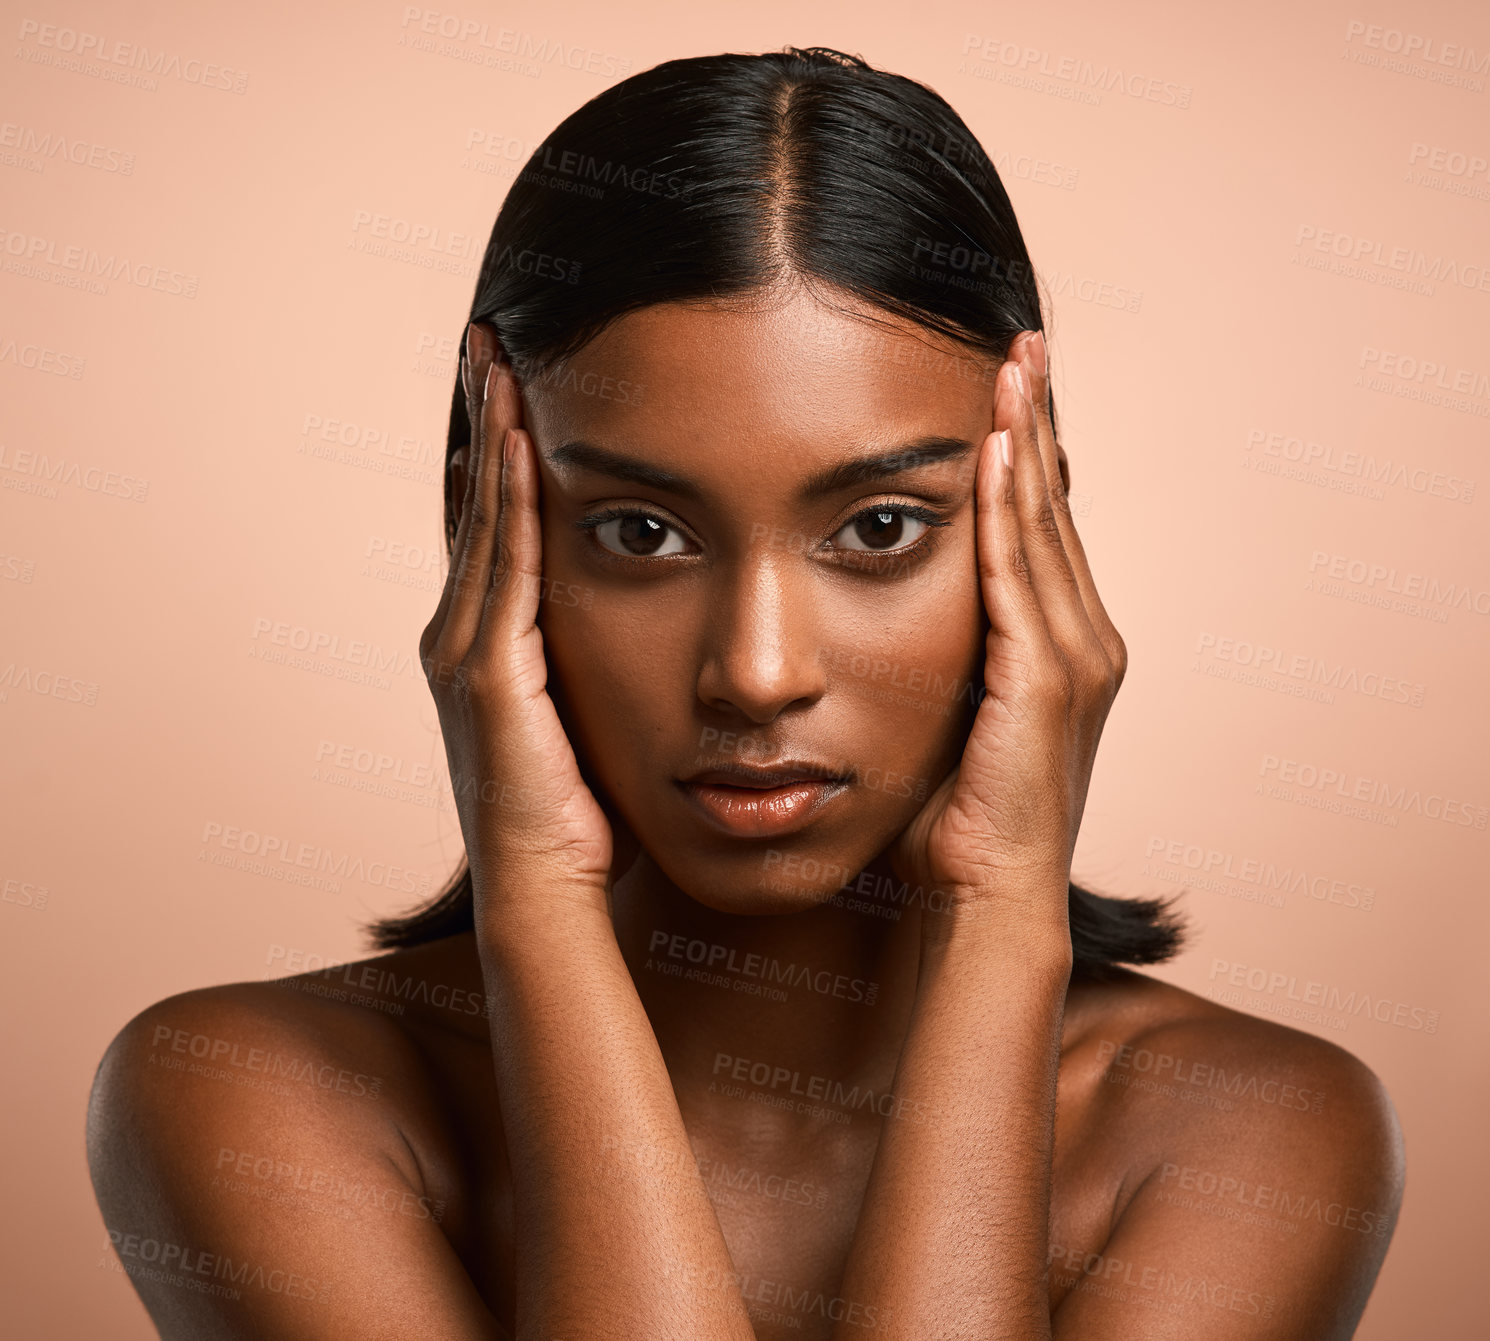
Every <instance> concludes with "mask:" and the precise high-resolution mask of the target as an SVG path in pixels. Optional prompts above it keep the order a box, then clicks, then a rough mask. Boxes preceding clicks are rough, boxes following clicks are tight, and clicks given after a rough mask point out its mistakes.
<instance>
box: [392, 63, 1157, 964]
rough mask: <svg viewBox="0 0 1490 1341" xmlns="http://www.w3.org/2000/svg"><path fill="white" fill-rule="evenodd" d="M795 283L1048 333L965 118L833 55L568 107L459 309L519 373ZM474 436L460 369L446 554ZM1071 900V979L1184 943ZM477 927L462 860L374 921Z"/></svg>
mask: <svg viewBox="0 0 1490 1341" xmlns="http://www.w3.org/2000/svg"><path fill="white" fill-rule="evenodd" d="M789 282H795V283H801V284H804V285H806V286H807V287H808V289H809V291H811V292H812V293H813V295H814V296H815V297H818V298H819V299H820V300H821V301H823V302H826V303H828V304H829V305H830V306H837V307H839V308H840V310H842V305H841V297H842V294H844V293H847V294H851V295H853V297H855V298H857V299H859V300H860V301H861V302H863V303H865V304H867V305H869V306H870V307H871V308H873V309H877V310H878V311H881V312H884V313H885V314H887V316H888V317H891V318H897V319H900V320H908V321H911V322H913V323H915V324H916V325H917V326H919V327H920V328H922V329H923V330H925V331H927V332H928V333H929V334H931V335H933V336H938V337H942V338H943V339H944V340H945V339H950V340H952V341H955V342H957V343H958V344H959V345H961V346H964V347H966V348H967V349H968V350H969V351H970V352H971V353H972V354H974V355H975V356H977V357H979V358H986V359H991V360H996V361H1002V359H1003V358H1004V356H1005V355H1006V353H1007V351H1008V349H1009V346H1010V344H1011V342H1012V341H1013V340H1014V338H1015V337H1016V336H1017V335H1018V334H1019V333H1020V332H1021V331H1026V330H1040V331H1043V330H1044V329H1045V323H1044V320H1043V318H1042V313H1041V303H1040V293H1039V288H1038V285H1037V282H1036V276H1035V273H1034V269H1033V267H1032V266H1031V264H1030V259H1029V253H1028V251H1027V250H1026V248H1025V243H1024V238H1023V236H1022V234H1021V232H1020V229H1019V224H1018V222H1017V220H1016V219H1015V216H1014V208H1013V206H1012V205H1011V204H1010V202H1009V197H1008V194H1007V193H1006V192H1005V190H1004V186H1003V183H1002V182H1001V181H1000V180H999V176H998V172H997V171H996V170H995V168H994V166H993V163H992V161H991V160H990V159H989V157H988V154H987V153H986V152H985V151H984V149H983V147H982V146H981V145H980V144H979V143H978V140H977V138H976V137H975V136H974V135H973V134H972V132H971V131H970V130H969V129H968V127H967V126H966V125H965V124H964V123H963V121H962V119H961V117H959V116H958V115H957V113H956V112H955V111H953V109H952V107H951V106H950V105H949V104H948V103H947V102H946V101H945V100H944V99H943V98H942V97H941V96H940V95H939V94H937V93H935V92H934V91H933V90H931V89H930V88H928V87H927V86H926V85H924V84H921V83H918V82H917V81H915V80H913V79H908V78H906V77H904V76H902V75H897V74H891V73H889V72H888V71H884V70H877V69H875V68H874V67H872V66H871V65H869V64H868V63H867V62H865V61H864V60H862V59H861V58H860V57H858V56H848V55H845V54H844V53H843V52H840V51H834V50H832V49H831V48H827V47H809V48H797V47H788V48H786V49H784V50H782V51H780V52H767V53H764V54H761V55H745V54H726V55H718V56H698V57H692V58H688V59H682V60H672V61H665V62H663V63H662V64H661V65H657V66H654V67H652V68H651V69H649V70H644V71H641V72H640V73H638V74H635V75H633V76H631V77H630V78H628V79H625V80H623V81H621V82H620V83H618V84H615V85H613V86H612V87H610V88H608V89H606V90H605V91H604V92H602V93H600V94H597V95H596V96H595V97H594V98H592V99H591V100H590V101H589V102H587V103H585V104H584V105H583V106H582V107H580V108H579V109H578V110H576V111H575V112H573V113H571V114H570V115H569V116H568V117H566V118H565V119H564V121H563V122H561V123H560V124H559V126H558V127H556V128H555V129H554V131H553V132H552V133H551V134H550V135H549V136H548V137H547V139H545V140H544V141H543V143H542V144H540V145H539V146H538V148H537V149H536V150H534V152H533V155H532V157H531V158H529V160H528V161H527V163H526V164H525V165H524V167H523V170H522V171H521V172H520V173H519V174H518V176H517V178H516V180H515V181H514V182H513V185H512V187H511V189H510V190H509V191H508V193H507V196H506V199H505V200H504V201H503V203H502V207H501V210H500V211H499V212H498V214H497V220H496V224H495V225H494V227H493V228H492V233H491V238H490V240H489V241H488V243H487V247H486V252H485V255H484V256H483V258H482V262H481V270H480V274H479V276H478V278H477V281H476V292H475V296H474V298H473V301H472V303H471V312H470V317H469V319H468V321H469V322H478V321H479V322H489V323H491V324H492V325H493V326H495V328H496V330H497V333H498V337H499V339H500V341H501V344H502V348H503V349H504V350H505V351H506V353H507V356H508V357H509V358H510V359H511V361H512V366H513V371H514V373H515V374H516V375H517V377H518V379H519V381H520V382H524V383H526V382H530V381H535V380H537V379H539V378H542V377H544V376H547V375H553V373H554V372H555V371H556V370H562V367H563V364H564V362H565V360H567V359H569V358H571V357H572V356H573V355H574V354H575V353H577V352H578V351H579V350H580V349H581V348H582V347H583V346H584V345H585V344H587V343H588V342H589V341H590V340H592V339H593V338H594V337H595V336H596V335H598V334H599V333H600V332H601V331H602V330H603V329H605V328H606V327H607V326H608V325H609V324H610V323H612V322H614V321H616V320H617V319H618V318H620V317H622V316H624V315H626V314H627V313H629V312H633V311H637V310H639V309H641V308H644V307H649V306H651V305H653V304H656V303H668V302H682V303H697V304H702V305H709V306H720V305H725V304H728V303H731V302H741V303H746V302H749V301H750V300H751V299H752V297H755V296H758V295H760V294H762V293H764V292H765V291H767V290H769V289H771V288H773V287H775V286H776V285H778V284H783V283H789ZM824 289H826V292H824V291H823V290H824ZM835 290H836V291H838V293H837V296H838V299H839V301H838V302H835V301H834V298H835V294H834V291H835ZM852 315H854V316H862V314H861V313H860V312H857V311H855V312H853V313H852ZM460 346H461V355H460V357H461V362H462V371H464V361H465V341H464V339H462V340H461V341H460ZM1048 408H1049V409H1050V413H1051V422H1052V423H1054V421H1055V406H1054V399H1053V398H1052V399H1051V400H1050V401H1049V402H1048ZM470 440H471V426H470V422H469V419H468V417H467V413H466V403H465V396H464V392H463V390H462V380H461V377H460V376H459V375H458V376H457V378H456V382H455V387H454V389H453V392H452V396H451V405H450V422H449V431H448V434H447V438H446V447H445V477H444V507H445V512H444V523H445V525H444V530H445V544H446V552H447V555H448V554H450V553H452V552H453V549H454V544H455V533H456V526H457V513H456V499H455V498H454V496H453V493H452V489H453V472H452V471H451V469H450V461H451V457H452V456H453V455H454V453H455V452H456V451H457V450H458V449H459V448H461V447H463V446H465V445H467V444H468V443H469V442H470ZM1069 906H1070V925H1071V944H1072V972H1073V974H1077V973H1083V974H1087V975H1089V976H1092V975H1101V974H1102V973H1104V972H1106V971H1109V970H1111V969H1113V968H1114V966H1116V965H1118V964H1153V963H1158V962H1161V961H1163V960H1165V959H1168V958H1170V957H1171V956H1172V955H1174V954H1175V952H1176V951H1177V950H1178V949H1179V947H1180V944H1181V942H1182V940H1183V938H1184V934H1185V928H1184V924H1183V920H1182V918H1181V917H1180V916H1179V914H1178V912H1177V911H1176V909H1175V908H1174V907H1173V906H1172V901H1171V900H1167V899H1121V898H1113V897H1109V896H1106V895H1101V894H1096V893H1094V892H1092V891H1091V890H1087V889H1083V888H1081V887H1079V886H1077V885H1075V884H1074V883H1073V884H1072V885H1071V886H1070V891H1069ZM473 927H474V900H473V896H472V888H471V874H470V868H469V866H468V865H463V867H462V869H461V870H460V871H459V872H458V873H457V874H456V875H455V877H454V878H453V879H452V880H451V882H450V884H449V885H448V887H447V888H445V889H444V890H443V891H442V892H440V893H439V894H438V895H436V896H435V897H434V898H432V899H430V900H429V901H427V902H426V903H425V904H423V905H422V906H420V907H418V908H415V909H414V910H413V911H411V912H409V913H406V914H404V915H401V916H393V917H385V918H383V919H381V920H379V921H377V922H375V923H373V924H372V925H371V927H370V928H369V934H370V936H371V939H372V942H373V944H374V945H375V946H377V947H378V948H380V949H402V948H408V947H412V946H416V945H422V944H425V943H427V942H429V941H434V940H439V939H441V938H442V937H446V936H453V935H458V934H460V933H462V932H466V931H470V930H472V929H473Z"/></svg>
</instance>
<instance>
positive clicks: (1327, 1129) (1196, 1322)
mask: <svg viewBox="0 0 1490 1341" xmlns="http://www.w3.org/2000/svg"><path fill="white" fill-rule="evenodd" d="M1153 1051H1154V1053H1155V1055H1165V1056H1169V1057H1172V1058H1174V1059H1175V1063H1174V1064H1173V1065H1172V1066H1170V1067H1169V1068H1168V1069H1169V1071H1170V1073H1171V1076H1172V1077H1173V1079H1174V1080H1175V1082H1177V1083H1173V1084H1170V1085H1168V1087H1167V1092H1166V1090H1165V1088H1163V1087H1161V1088H1159V1089H1158V1090H1157V1091H1154V1092H1151V1093H1150V1095H1149V1096H1148V1097H1149V1099H1150V1101H1152V1102H1153V1103H1155V1104H1168V1105H1169V1106H1170V1107H1171V1109H1179V1110H1188V1111H1187V1112H1186V1113H1185V1115H1184V1117H1183V1118H1182V1119H1179V1120H1177V1121H1175V1122H1174V1123H1173V1125H1172V1126H1167V1130H1166V1134H1165V1136H1164V1138H1163V1141H1162V1144H1163V1151H1162V1154H1161V1155H1160V1156H1159V1157H1158V1158H1157V1159H1156V1160H1154V1162H1153V1167H1152V1168H1151V1169H1150V1170H1149V1171H1148V1172H1147V1175H1146V1176H1145V1177H1144V1178H1143V1180H1142V1182H1141V1184H1140V1185H1139V1187H1138V1189H1137V1190H1136V1191H1135V1193H1134V1194H1133V1196H1132V1197H1131V1199H1130V1200H1129V1201H1128V1203H1127V1205H1126V1207H1125V1208H1124V1209H1123V1211H1122V1213H1121V1215H1120V1217H1119V1219H1118V1220H1117V1223H1116V1224H1115V1226H1114V1227H1113V1230H1112V1233H1111V1236H1110V1238H1109V1240H1108V1242H1107V1244H1106V1245H1105V1247H1104V1248H1103V1250H1102V1252H1101V1253H1100V1254H1089V1255H1086V1256H1081V1255H1080V1254H1077V1253H1074V1252H1073V1253H1071V1254H1069V1256H1068V1257H1067V1256H1066V1255H1064V1254H1063V1253H1062V1250H1061V1249H1060V1248H1059V1247H1058V1246H1057V1247H1055V1248H1054V1249H1053V1253H1052V1261H1051V1271H1052V1272H1053V1273H1058V1274H1060V1275H1061V1276H1063V1277H1065V1278H1067V1279H1072V1278H1074V1285H1073V1287H1072V1288H1071V1289H1070V1291H1069V1293H1067V1295H1066V1296H1065V1298H1064V1299H1063V1300H1062V1302H1061V1305H1060V1307H1059V1308H1057V1310H1056V1312H1055V1315H1054V1317H1053V1320H1052V1334H1053V1336H1054V1338H1055V1339H1056V1341H1064V1339H1069V1341H1075V1338H1081V1339H1082V1341H1103V1339H1104V1338H1117V1337H1128V1336H1132V1335H1136V1334H1142V1335H1143V1336H1144V1337H1146V1338H1155V1339H1156V1341H1170V1339H1171V1338H1172V1339H1173V1341H1181V1338H1183V1339H1184V1341H1193V1338H1196V1337H1204V1338H1206V1341H1264V1339H1266V1341H1343V1339H1344V1338H1348V1337H1350V1336H1352V1335H1353V1334H1354V1331H1355V1328H1356V1324H1357V1323H1358V1321H1359V1320H1360V1316H1361V1313H1362V1312H1363V1311H1364V1309H1365V1307H1366V1300H1367V1298H1368V1296H1369V1295H1370V1293H1371V1288H1372V1286H1373V1284H1374V1283H1375V1281H1376V1275H1377V1272H1378V1271H1379V1270H1380V1268H1381V1263H1382V1260H1383V1258H1384V1257H1385V1256H1386V1250H1387V1245H1388V1243H1389V1242H1390V1239H1391V1234H1392V1231H1393V1229H1394V1227H1395V1225H1396V1220H1397V1211H1398V1208H1399V1206H1400V1204H1401V1198H1402V1187H1403V1181H1404V1169H1403V1152H1402V1137H1401V1132H1400V1129H1399V1126H1398V1123H1397V1117H1396V1113H1395V1111H1394V1109H1393V1107H1392V1103H1391V1100H1390V1098H1389V1097H1388V1096H1387V1094H1386V1091H1385V1089H1384V1088H1383V1086H1382V1085H1381V1082H1380V1081H1379V1080H1378V1079H1377V1077H1376V1076H1375V1075H1374V1074H1373V1073H1372V1071H1371V1070H1370V1069H1369V1068H1368V1067H1366V1066H1365V1065H1364V1064H1363V1063H1361V1062H1360V1061H1358V1060H1357V1059H1356V1058H1354V1057H1352V1056H1351V1055H1350V1054H1349V1053H1347V1052H1345V1051H1344V1050H1343V1049H1340V1048H1337V1047H1335V1046H1334V1045H1332V1044H1329V1043H1326V1042H1324V1041H1322V1040H1318V1039H1313V1038H1311V1037H1310V1036H1308V1035H1305V1034H1301V1033H1298V1032H1297V1031H1294V1030H1290V1029H1282V1028H1280V1027H1278V1026H1276V1025H1272V1024H1270V1023H1266V1022H1263V1023H1261V1024H1260V1025H1257V1026H1256V1027H1244V1030H1243V1031H1242V1033H1241V1035H1240V1036H1232V1037H1219V1036H1218V1030H1217V1027H1216V1026H1209V1027H1203V1026H1189V1027H1187V1028H1186V1029H1178V1030H1172V1031H1166V1038H1165V1039H1164V1040H1163V1041H1159V1042H1155V1043H1154V1045H1153ZM1196 1067H1204V1068H1206V1069H1205V1070H1202V1071H1197V1070H1196V1069H1195V1068H1196ZM1182 1072H1183V1073H1184V1074H1185V1076H1186V1079H1185V1080H1184V1081H1183V1082H1179V1077H1180V1075H1181V1074H1182ZM1197 1082H1199V1083H1200V1084H1201V1085H1202V1086H1203V1092H1204V1093H1206V1094H1209V1095H1210V1096H1211V1098H1212V1100H1213V1103H1214V1106H1213V1104H1204V1105H1202V1104H1200V1103H1197V1102H1196V1100H1197V1098H1199V1097H1200V1092H1196V1093H1191V1092H1188V1091H1189V1090H1191V1089H1194V1088H1195V1086H1196V1084H1197ZM1223 1104H1224V1105H1226V1106H1222V1105H1223ZM1316 1109H1317V1111H1316ZM1159 1111H1160V1118H1159V1120H1160V1121H1164V1120H1165V1116H1166V1115H1165V1113H1164V1111H1163V1110H1159ZM1167 1116H1169V1117H1171V1118H1172V1117H1174V1116H1175V1114H1174V1113H1173V1112H1171V1113H1169V1114H1168V1115H1167ZM1135 1318H1137V1319H1138V1322H1137V1323H1136V1324H1135Z"/></svg>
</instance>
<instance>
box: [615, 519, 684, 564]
mask: <svg viewBox="0 0 1490 1341" xmlns="http://www.w3.org/2000/svg"><path fill="white" fill-rule="evenodd" d="M595 538H596V539H597V540H598V541H599V542H600V543H601V545H602V546H603V547H604V548H606V549H608V550H609V551H610V552H611V553H612V554H619V555H621V556H623V557H624V558H628V559H653V558H658V557H660V556H662V555H665V554H682V553H684V552H685V551H684V548H683V545H684V541H683V537H682V536H681V535H680V534H679V533H678V532H677V531H676V530H674V528H673V527H671V526H669V525H668V524H667V523H666V522H660V521H658V520H657V518H656V517H649V516H648V515H647V514H646V513H645V512H628V513H626V514H625V515H624V516H621V517H611V518H610V519H609V520H607V521H603V522H601V523H600V525H598V526H597V527H595Z"/></svg>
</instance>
